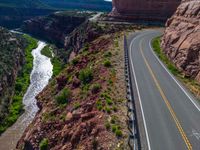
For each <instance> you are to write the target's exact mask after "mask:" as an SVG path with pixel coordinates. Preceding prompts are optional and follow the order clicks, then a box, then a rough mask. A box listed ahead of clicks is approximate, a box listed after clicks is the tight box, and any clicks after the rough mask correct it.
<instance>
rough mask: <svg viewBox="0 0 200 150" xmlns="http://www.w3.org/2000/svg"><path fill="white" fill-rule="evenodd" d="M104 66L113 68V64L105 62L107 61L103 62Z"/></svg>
mask: <svg viewBox="0 0 200 150" xmlns="http://www.w3.org/2000/svg"><path fill="white" fill-rule="evenodd" d="M103 65H104V66H105V67H111V62H110V61H109V60H105V61H104V62H103Z"/></svg>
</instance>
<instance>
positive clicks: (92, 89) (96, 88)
mask: <svg viewBox="0 0 200 150" xmlns="http://www.w3.org/2000/svg"><path fill="white" fill-rule="evenodd" d="M100 89H101V85H100V84H98V83H97V84H93V85H92V87H91V91H92V93H98V92H99V90H100Z"/></svg>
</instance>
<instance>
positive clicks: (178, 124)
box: [140, 40, 192, 150]
mask: <svg viewBox="0 0 200 150" xmlns="http://www.w3.org/2000/svg"><path fill="white" fill-rule="evenodd" d="M142 42H143V40H142V41H141V42H140V52H141V54H142V57H143V59H144V62H145V64H146V66H147V68H148V70H149V72H150V74H151V76H152V78H153V80H154V82H155V84H156V87H157V88H158V91H159V92H160V94H161V96H162V98H163V100H164V102H165V104H166V105H167V108H168V110H169V112H170V114H171V115H172V118H173V119H174V122H175V123H176V126H177V128H178V131H179V132H180V134H181V136H182V138H183V140H184V142H185V144H186V146H187V148H188V150H192V145H191V143H190V141H189V140H188V138H187V136H186V134H185V132H184V130H183V128H182V126H181V124H180V122H179V120H178V118H177V117H176V114H175V112H174V110H173V108H172V106H171V104H170V103H169V101H168V99H167V97H166V96H165V94H164V92H163V90H162V88H161V86H160V84H159V82H158V80H157V79H156V76H155V74H154V73H153V70H152V69H151V67H150V65H149V63H148V62H147V59H146V57H145V56H144V52H143V48H142Z"/></svg>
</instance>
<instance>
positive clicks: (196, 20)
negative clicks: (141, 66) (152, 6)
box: [162, 0, 200, 82]
mask: <svg viewBox="0 0 200 150" xmlns="http://www.w3.org/2000/svg"><path fill="white" fill-rule="evenodd" d="M166 26H167V28H166V30H165V33H164V36H163V38H162V48H163V50H164V52H165V54H166V55H167V56H168V58H169V59H170V60H171V61H172V62H173V63H174V64H175V65H176V66H177V67H178V69H179V70H180V71H182V72H183V73H184V74H185V76H189V77H192V78H195V79H196V80H197V81H199V82H200V0H184V1H182V3H181V5H180V6H179V7H178V9H177V11H176V13H175V14H174V15H173V17H172V18H170V19H169V20H168V21H167V23H166Z"/></svg>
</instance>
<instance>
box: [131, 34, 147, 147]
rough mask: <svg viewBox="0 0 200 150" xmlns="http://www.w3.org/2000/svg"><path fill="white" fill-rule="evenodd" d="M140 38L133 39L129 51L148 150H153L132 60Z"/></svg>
mask: <svg viewBox="0 0 200 150" xmlns="http://www.w3.org/2000/svg"><path fill="white" fill-rule="evenodd" d="M138 37H140V36H138ZM138 37H135V39H133V40H132V41H131V45H130V47H129V51H130V56H129V58H130V60H131V67H132V72H133V75H134V80H135V84H136V89H137V94H138V98H139V102H140V108H141V111H142V118H143V122H144V128H145V134H146V139H147V144H148V149H149V150H151V146H150V141H149V135H148V131H147V125H146V120H145V116H144V110H143V107H142V101H141V97H140V91H139V88H138V83H137V78H136V74H135V69H134V65H133V61H132V59H131V56H132V46H133V42H134V41H135V40H136V39H137V38H138Z"/></svg>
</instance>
